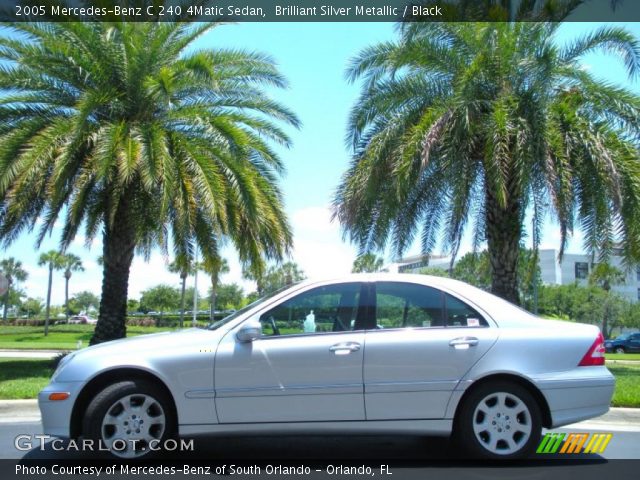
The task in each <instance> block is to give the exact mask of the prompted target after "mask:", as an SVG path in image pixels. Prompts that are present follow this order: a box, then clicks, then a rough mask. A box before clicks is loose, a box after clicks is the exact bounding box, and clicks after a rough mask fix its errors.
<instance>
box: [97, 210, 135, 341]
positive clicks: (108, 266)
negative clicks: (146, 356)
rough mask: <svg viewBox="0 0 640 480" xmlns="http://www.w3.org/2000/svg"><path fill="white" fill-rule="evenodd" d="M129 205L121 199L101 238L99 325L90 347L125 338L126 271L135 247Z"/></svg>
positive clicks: (127, 278) (127, 285)
mask: <svg viewBox="0 0 640 480" xmlns="http://www.w3.org/2000/svg"><path fill="white" fill-rule="evenodd" d="M129 217H130V212H128V205H127V202H126V200H124V199H123V200H122V201H121V204H120V207H119V208H118V212H117V214H116V220H115V222H114V225H113V227H111V229H108V228H107V227H106V226H105V232H104V235H103V241H102V243H103V246H102V252H103V262H104V266H103V273H102V298H101V299H100V313H99V314H98V323H97V324H96V328H95V331H94V332H93V336H92V337H91V341H90V342H89V345H95V344H97V343H101V342H106V341H109V340H116V339H118V338H124V337H125V336H126V333H127V329H126V318H127V290H128V288H129V270H130V268H131V262H132V261H133V255H134V250H135V246H136V242H135V231H134V228H133V226H132V222H131V220H130V219H129Z"/></svg>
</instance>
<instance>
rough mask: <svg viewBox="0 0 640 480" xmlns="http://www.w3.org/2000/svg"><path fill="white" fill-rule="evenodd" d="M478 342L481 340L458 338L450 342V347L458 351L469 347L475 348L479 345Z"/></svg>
mask: <svg viewBox="0 0 640 480" xmlns="http://www.w3.org/2000/svg"><path fill="white" fill-rule="evenodd" d="M478 342H479V340H478V339H477V338H476V337H458V338H454V339H453V340H451V341H450V342H449V346H451V347H454V348H458V349H465V348H469V347H475V346H476V345H478Z"/></svg>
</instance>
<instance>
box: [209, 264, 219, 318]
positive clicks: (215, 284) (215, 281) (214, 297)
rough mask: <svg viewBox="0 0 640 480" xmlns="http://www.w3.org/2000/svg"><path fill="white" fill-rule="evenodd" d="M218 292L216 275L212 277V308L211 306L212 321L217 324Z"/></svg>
mask: <svg viewBox="0 0 640 480" xmlns="http://www.w3.org/2000/svg"><path fill="white" fill-rule="evenodd" d="M216 290H218V276H217V275H214V276H212V277H211V306H210V312H211V315H210V317H211V318H210V319H209V320H210V321H211V323H213V322H215V321H216V320H215V316H216V297H217V292H216Z"/></svg>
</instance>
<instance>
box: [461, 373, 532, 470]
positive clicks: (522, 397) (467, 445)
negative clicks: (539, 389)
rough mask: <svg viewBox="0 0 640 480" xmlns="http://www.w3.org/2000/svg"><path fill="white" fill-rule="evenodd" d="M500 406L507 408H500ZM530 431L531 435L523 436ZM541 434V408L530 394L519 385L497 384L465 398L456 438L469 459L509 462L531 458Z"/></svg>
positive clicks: (478, 390)
mask: <svg viewBox="0 0 640 480" xmlns="http://www.w3.org/2000/svg"><path fill="white" fill-rule="evenodd" d="M501 394H503V396H501ZM494 399H495V401H496V404H495V405H496V406H495V410H492V409H493V408H494V407H490V405H491V404H492V402H493V400H494ZM499 399H502V402H501V401H500V400H499ZM500 403H503V404H504V405H505V407H504V408H500ZM514 407H515V408H514ZM489 411H491V412H492V413H490V414H488V413H486V412H489ZM485 421H486V424H485V423H484V422H485ZM485 425H486V426H485ZM474 427H476V428H474ZM527 430H528V432H529V433H528V436H527V434H526V433H523V432H526V431H527ZM541 431H542V419H541V414H540V407H539V406H538V403H537V402H536V400H535V398H533V396H532V395H531V394H530V393H529V391H528V390H527V389H526V388H524V387H522V386H520V385H518V384H516V383H512V382H508V381H496V382H491V383H487V384H485V385H481V386H479V387H477V388H474V389H473V390H472V391H471V392H469V395H468V396H467V397H465V398H464V399H463V404H462V405H461V407H460V410H459V412H458V415H457V417H456V418H455V419H454V432H453V437H454V439H455V440H456V441H457V443H458V444H459V445H460V446H461V447H462V449H463V452H464V453H465V454H466V455H467V456H469V457H470V458H480V459H491V460H510V459H519V458H526V457H528V456H530V455H531V454H532V453H533V451H534V450H535V449H536V448H537V446H538V444H539V443H540V435H541ZM496 439H497V440H496ZM494 445H495V447H493V446H494Z"/></svg>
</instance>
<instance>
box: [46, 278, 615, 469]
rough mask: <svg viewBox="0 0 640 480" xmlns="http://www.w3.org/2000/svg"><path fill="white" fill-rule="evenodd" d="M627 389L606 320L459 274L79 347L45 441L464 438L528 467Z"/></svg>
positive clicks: (331, 288)
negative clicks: (478, 284)
mask: <svg viewBox="0 0 640 480" xmlns="http://www.w3.org/2000/svg"><path fill="white" fill-rule="evenodd" d="M613 388H614V379H613V376H612V375H611V373H610V372H609V371H608V370H607V368H606V367H605V366H604V345H603V338H602V335H601V334H600V331H599V330H598V328H597V327H595V326H592V325H582V324H576V323H570V322H560V321H552V320H544V319H540V318H538V317H535V316H533V315H532V314H530V313H528V312H526V311H524V310H522V309H520V308H518V307H516V306H514V305H512V304H510V303H508V302H506V301H504V300H502V299H500V298H498V297H495V296H493V295H491V294H489V293H487V292H484V291H482V290H479V289H477V288H475V287H472V286H470V285H467V284H465V283H462V282H458V281H455V280H451V279H446V278H438V277H430V276H425V275H391V274H375V275H353V276H348V277H344V278H340V279H334V280H331V281H325V282H306V283H301V284H298V285H295V286H293V287H291V288H288V289H286V290H284V291H281V292H278V293H276V294H274V295H272V296H270V297H267V298H263V299H260V300H258V301H257V302H255V303H253V304H252V305H249V306H248V307H245V308H244V309H242V310H239V311H237V312H235V313H234V314H232V315H231V316H229V317H227V318H225V319H224V320H222V321H220V322H218V323H215V324H213V325H211V326H210V327H209V329H207V330H202V329H188V330H182V331H179V332H173V333H158V334H153V335H145V336H140V337H135V338H129V339H126V340H118V341H113V342H107V343H104V344H101V345H97V346H94V347H89V348H85V349H82V350H79V351H77V352H74V353H72V354H70V355H68V356H67V357H65V358H64V359H63V361H62V362H61V363H60V365H59V367H58V369H57V370H56V372H55V373H54V375H53V377H52V379H51V383H50V384H49V385H48V386H47V387H46V388H45V389H44V390H43V391H42V392H40V394H39V405H40V409H41V411H42V421H43V425H44V430H45V433H47V434H51V435H55V436H60V437H70V438H78V437H81V438H83V439H85V440H86V439H90V440H93V441H95V442H98V443H99V444H100V445H101V448H107V449H110V450H111V452H112V453H113V454H115V455H117V456H119V457H124V458H133V457H140V456H143V455H146V454H147V453H149V452H150V451H153V450H154V448H153V447H154V446H157V445H161V444H162V442H164V441H167V439H173V438H174V437H176V436H183V437H190V436H193V435H199V434H223V433H224V434H231V433H233V434H257V433H269V434H272V433H279V432H286V433H289V434H291V433H295V434H298V433H299V434H306V433H314V434H317V433H332V434H335V433H365V432H366V433H402V434H407V433H409V434H420V435H422V434H424V435H443V436H449V435H453V436H454V437H455V438H456V439H457V440H458V441H460V442H461V444H462V445H463V446H464V447H465V448H466V450H467V451H468V453H469V454H471V455H473V456H475V457H484V458H520V457H524V456H527V455H529V454H531V453H532V451H534V450H535V449H536V447H537V446H538V443H539V441H540V433H541V429H542V427H546V428H555V427H560V426H562V425H566V424H569V423H573V422H577V421H580V420H585V419H588V418H591V417H596V416H599V415H602V414H604V413H605V412H607V410H608V409H609V403H610V401H611V396H612V394H613ZM156 449H157V448H156Z"/></svg>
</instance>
